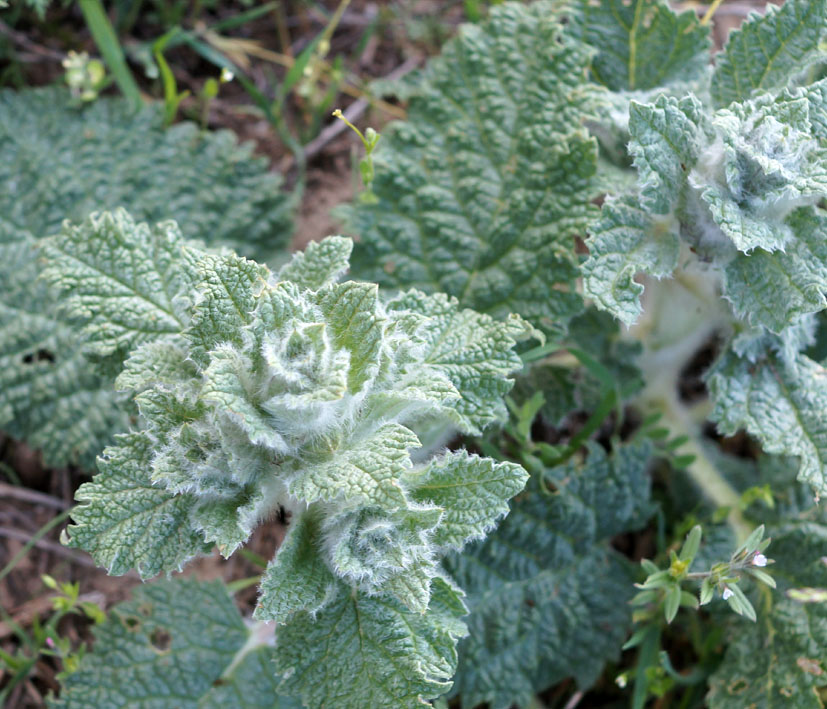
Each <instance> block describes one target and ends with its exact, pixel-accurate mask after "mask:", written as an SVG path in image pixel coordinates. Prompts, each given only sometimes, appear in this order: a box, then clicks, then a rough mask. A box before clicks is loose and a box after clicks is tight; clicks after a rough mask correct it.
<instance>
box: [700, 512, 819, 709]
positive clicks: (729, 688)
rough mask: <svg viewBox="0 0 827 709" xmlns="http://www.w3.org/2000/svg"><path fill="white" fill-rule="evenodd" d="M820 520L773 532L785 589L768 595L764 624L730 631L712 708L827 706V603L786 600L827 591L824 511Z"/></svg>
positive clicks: (763, 600) (763, 598)
mask: <svg viewBox="0 0 827 709" xmlns="http://www.w3.org/2000/svg"><path fill="white" fill-rule="evenodd" d="M812 511H813V510H810V512H812ZM807 516H809V517H810V518H812V517H813V515H812V514H808V515H807ZM817 518H819V521H804V517H803V516H802V520H793V521H788V522H782V523H781V524H780V525H778V526H777V527H770V528H768V530H767V535H768V536H771V537H772V544H771V545H770V547H769V549H768V551H767V553H768V554H769V555H770V556H772V557H773V558H774V559H775V560H776V563H775V564H774V565H773V566H772V567H770V571H771V573H772V576H773V578H775V580H776V583H777V584H778V589H777V590H776V591H773V592H770V591H769V589H764V590H763V591H762V593H761V595H760V596H759V603H758V604H756V610H757V611H758V620H757V622H755V623H750V622H745V621H738V622H736V623H734V625H733V626H732V627H731V628H730V631H729V645H728V647H727V650H726V654H725V655H724V659H723V662H722V663H721V665H720V667H719V668H718V669H717V670H716V672H715V674H713V675H712V677H711V679H710V692H709V694H708V696H707V702H708V705H709V707H710V708H711V709H741V708H742V707H747V706H756V707H767V708H768V709H769V708H775V707H777V708H778V709H781V707H783V708H784V709H787V708H790V709H820V708H821V707H823V706H824V702H823V692H824V687H827V656H825V652H824V649H825V647H827V605H825V604H824V603H823V602H822V603H804V602H801V601H800V600H796V599H795V597H791V596H789V595H787V594H788V592H789V591H790V590H793V589H802V588H805V589H806V588H827V564H825V562H824V558H825V555H827V525H825V524H824V523H823V521H824V520H823V518H824V515H823V512H822V513H820V514H819V515H817Z"/></svg>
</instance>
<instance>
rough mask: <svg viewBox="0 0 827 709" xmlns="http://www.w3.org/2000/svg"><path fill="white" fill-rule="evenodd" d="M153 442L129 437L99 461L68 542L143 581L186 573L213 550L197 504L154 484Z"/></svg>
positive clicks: (114, 571)
mask: <svg viewBox="0 0 827 709" xmlns="http://www.w3.org/2000/svg"><path fill="white" fill-rule="evenodd" d="M151 461H152V441H150V440H149V439H148V438H147V437H146V436H144V435H142V434H140V433H129V434H123V435H122V436H121V438H120V440H119V443H118V446H116V447H112V448H107V449H106V451H105V452H104V456H103V457H102V458H99V459H98V467H99V468H100V473H98V475H96V476H95V478H94V480H93V481H92V482H90V483H84V484H83V485H81V486H80V488H79V489H78V491H77V493H76V496H75V497H76V500H77V501H78V502H79V503H80V504H79V505H78V506H77V507H75V508H74V510H73V511H72V519H73V520H74V524H72V525H70V526H69V527H68V529H67V534H68V544H69V546H71V547H75V548H78V549H84V550H85V551H88V552H89V553H90V554H91V555H92V556H93V558H94V559H95V561H96V562H97V563H98V564H100V565H101V566H104V567H105V568H106V570H107V571H108V572H109V573H110V574H114V575H116V576H120V575H123V574H125V573H126V572H127V571H129V570H130V569H137V570H138V572H139V573H140V574H141V576H142V577H143V578H150V577H152V576H155V575H157V574H159V573H160V572H162V571H180V570H181V568H182V567H183V565H184V564H185V563H186V562H187V561H189V560H190V559H191V558H192V557H193V556H196V555H197V554H203V553H206V552H208V551H209V550H210V546H209V545H205V544H204V541H203V539H201V538H200V537H199V535H198V534H196V532H195V530H194V529H193V528H192V526H191V524H190V518H189V515H190V512H191V510H192V507H193V505H194V503H195V500H194V499H193V498H192V497H191V496H190V495H173V494H171V493H169V492H167V491H166V490H165V489H164V488H163V487H159V486H158V485H153V484H152V480H151V479H150V477H149V474H150V471H151Z"/></svg>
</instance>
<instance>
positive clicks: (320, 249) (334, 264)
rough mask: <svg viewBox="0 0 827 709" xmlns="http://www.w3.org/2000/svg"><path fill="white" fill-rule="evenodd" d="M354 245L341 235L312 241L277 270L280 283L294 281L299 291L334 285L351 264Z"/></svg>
mask: <svg viewBox="0 0 827 709" xmlns="http://www.w3.org/2000/svg"><path fill="white" fill-rule="evenodd" d="M352 250H353V242H352V241H351V240H350V239H345V238H342V237H341V236H329V237H328V238H327V239H325V240H324V241H311V242H310V243H309V244H308V245H307V247H306V248H305V250H304V252H303V253H301V252H300V253H297V254H296V255H295V256H293V260H292V261H290V262H289V263H287V264H285V266H284V267H283V268H282V269H281V270H280V271H279V280H282V281H293V282H294V283H298V284H299V285H300V286H301V287H302V288H310V289H312V290H318V289H319V288H321V287H322V286H326V285H328V284H330V283H334V282H335V281H336V280H337V279H338V278H339V277H340V276H341V275H342V274H343V273H344V272H345V271H347V269H348V267H349V265H350V252H351V251H352Z"/></svg>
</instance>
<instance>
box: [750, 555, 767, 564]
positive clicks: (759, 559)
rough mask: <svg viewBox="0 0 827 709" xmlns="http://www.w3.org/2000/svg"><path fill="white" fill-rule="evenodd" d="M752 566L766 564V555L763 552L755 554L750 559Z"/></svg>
mask: <svg viewBox="0 0 827 709" xmlns="http://www.w3.org/2000/svg"><path fill="white" fill-rule="evenodd" d="M752 565H753V566H766V565H767V557H766V556H764V555H763V554H756V555H755V556H754V557H753V559H752Z"/></svg>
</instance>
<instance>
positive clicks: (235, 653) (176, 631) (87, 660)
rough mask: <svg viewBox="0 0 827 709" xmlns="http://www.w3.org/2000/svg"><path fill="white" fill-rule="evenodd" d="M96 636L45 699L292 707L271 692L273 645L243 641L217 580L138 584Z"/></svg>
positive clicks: (200, 708) (64, 708)
mask: <svg viewBox="0 0 827 709" xmlns="http://www.w3.org/2000/svg"><path fill="white" fill-rule="evenodd" d="M94 634H95V641H94V645H93V648H92V651H91V652H89V653H87V654H86V655H85V656H84V657H83V660H82V661H81V663H80V666H79V668H78V669H77V670H76V671H75V672H73V673H72V674H70V675H69V676H68V677H67V678H66V679H65V680H64V682H63V686H62V689H61V693H60V697H59V698H57V699H56V700H53V701H52V702H51V704H50V706H52V707H55V709H57V708H60V709H88V708H89V707H112V708H113V709H114V708H116V707H123V708H124V709H127V708H128V709H137V708H140V709H167V708H168V707H173V706H174V707H176V709H210V708H212V707H227V706H233V707H238V708H239V709H279V708H280V707H281V708H283V709H286V708H287V707H290V709H295V707H297V706H298V705H297V704H296V703H295V702H292V701H290V700H286V701H285V700H282V699H281V698H280V697H279V696H278V695H277V693H276V677H275V673H274V669H273V663H272V657H273V650H272V648H271V647H270V648H268V647H265V646H259V647H258V648H255V647H248V646H246V645H245V643H246V642H247V641H248V638H249V634H250V632H249V631H248V630H247V628H246V626H245V624H244V621H243V620H242V618H241V615H240V614H239V612H238V609H237V608H236V607H235V604H234V603H233V600H232V598H230V596H229V594H228V593H227V589H226V587H225V586H224V585H223V584H222V583H221V582H219V581H209V582H203V581H196V580H195V579H185V578H179V579H175V580H171V581H159V582H156V583H152V584H147V585H145V586H140V587H137V588H136V589H135V590H134V591H133V594H132V600H130V601H125V602H123V603H119V604H118V605H116V606H115V607H114V608H112V610H111V611H110V612H109V613H108V615H107V618H106V620H105V621H104V622H103V623H102V624H101V625H99V626H97V627H96V628H95V630H94ZM222 702H227V703H222Z"/></svg>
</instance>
